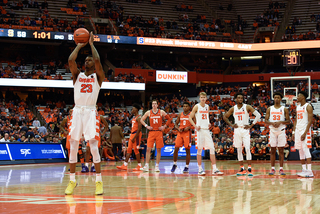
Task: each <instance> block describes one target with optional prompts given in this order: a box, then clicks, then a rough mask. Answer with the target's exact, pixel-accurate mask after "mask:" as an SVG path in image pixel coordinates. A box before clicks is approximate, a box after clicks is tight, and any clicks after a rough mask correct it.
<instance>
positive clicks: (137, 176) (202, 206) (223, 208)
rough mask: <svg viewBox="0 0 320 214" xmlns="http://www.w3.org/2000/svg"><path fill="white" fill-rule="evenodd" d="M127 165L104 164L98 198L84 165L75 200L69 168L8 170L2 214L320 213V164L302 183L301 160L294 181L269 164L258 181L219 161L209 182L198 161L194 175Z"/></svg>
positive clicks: (0, 179)
mask: <svg viewBox="0 0 320 214" xmlns="http://www.w3.org/2000/svg"><path fill="white" fill-rule="evenodd" d="M120 164H122V163H121V162H117V163H116V162H103V163H102V177H103V178H102V180H103V182H104V195H103V196H95V195H94V190H95V174H94V173H86V174H81V173H80V169H81V168H80V165H78V166H77V172H76V179H77V181H78V182H79V185H78V187H77V188H76V189H75V192H74V195H73V196H70V195H69V196H65V195H64V190H65V188H66V186H67V184H68V182H69V173H68V165H67V164H64V163H61V164H36V165H35V164H32V165H31V164H30V165H9V166H1V167H0V185H1V195H0V197H1V200H0V209H1V213H6V214H10V213H66V214H67V213H88V214H89V213H90V214H92V213H94V214H96V213H97V214H98V213H99V214H100V213H178V212H179V213H230V214H231V213H234V214H235V213H243V214H248V213H271V214H277V213H279V214H280V213H281V214H286V213H288V214H289V213H308V214H311V213H320V205H319V203H318V202H319V200H320V195H319V194H318V189H319V187H320V180H319V178H320V164H318V163H317V162H315V163H313V172H314V175H315V177H314V178H299V177H298V176H297V175H296V173H297V172H299V171H301V164H300V163H299V162H295V161H286V162H285V164H284V171H285V173H286V174H287V176H286V177H279V176H278V175H276V176H269V175H268V173H269V170H270V163H269V162H268V161H254V162H253V173H254V176H253V177H247V176H240V177H239V176H236V175H235V174H236V173H237V171H238V170H239V166H238V163H237V162H236V161H218V162H217V166H218V168H219V169H220V170H221V171H223V172H224V173H225V175H223V176H212V175H211V169H210V162H208V161H204V163H203V166H204V167H205V170H206V176H202V177H199V176H198V168H197V164H196V162H195V161H192V162H191V163H190V173H189V174H183V173H182V170H183V168H184V166H185V163H184V161H179V162H178V168H177V170H176V173H174V174H172V173H171V172H170V170H171V167H172V161H169V160H166V161H161V162H160V170H161V172H160V173H154V172H153V171H152V170H151V171H150V173H144V172H132V170H131V168H134V167H135V166H136V163H129V167H130V169H129V170H128V171H121V170H118V169H116V165H120ZM150 166H151V168H154V163H153V162H152V163H151V164H150ZM209 169H210V170H209ZM276 170H278V166H277V164H276ZM277 173H278V171H277ZM317 204H318V205H317Z"/></svg>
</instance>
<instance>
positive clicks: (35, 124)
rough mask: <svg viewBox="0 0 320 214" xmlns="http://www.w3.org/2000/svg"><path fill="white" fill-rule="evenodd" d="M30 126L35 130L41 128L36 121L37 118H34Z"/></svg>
mask: <svg viewBox="0 0 320 214" xmlns="http://www.w3.org/2000/svg"><path fill="white" fill-rule="evenodd" d="M32 126H34V127H35V128H38V127H40V126H41V124H40V121H39V120H38V118H36V117H35V118H34V120H33V122H32Z"/></svg>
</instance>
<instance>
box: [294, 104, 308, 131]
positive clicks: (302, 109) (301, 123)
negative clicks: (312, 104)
mask: <svg viewBox="0 0 320 214" xmlns="http://www.w3.org/2000/svg"><path fill="white" fill-rule="evenodd" d="M308 105H309V103H306V104H304V105H303V106H301V104H298V105H297V114H296V117H297V124H296V129H298V130H301V131H302V130H306V128H307V126H308V111H307V107H308Z"/></svg>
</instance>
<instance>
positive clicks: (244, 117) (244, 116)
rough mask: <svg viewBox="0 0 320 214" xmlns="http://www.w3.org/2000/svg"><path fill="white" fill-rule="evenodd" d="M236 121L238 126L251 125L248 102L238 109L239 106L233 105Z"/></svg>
mask: <svg viewBox="0 0 320 214" xmlns="http://www.w3.org/2000/svg"><path fill="white" fill-rule="evenodd" d="M233 117H234V123H235V124H237V125H238V126H240V127H241V126H244V125H249V113H248V111H247V104H242V107H241V108H240V109H238V106H237V105H235V106H234V107H233Z"/></svg>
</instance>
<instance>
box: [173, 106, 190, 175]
mask: <svg viewBox="0 0 320 214" xmlns="http://www.w3.org/2000/svg"><path fill="white" fill-rule="evenodd" d="M190 113H191V112H190V103H189V102H184V103H183V112H182V113H180V114H179V115H178V118H177V120H176V122H175V127H176V129H177V130H178V134H177V138H176V142H175V148H174V153H173V166H172V169H171V172H174V171H175V170H176V168H177V160H178V152H179V149H180V148H181V147H182V146H184V148H185V150H186V167H185V168H184V170H183V173H188V172H189V163H190V159H191V156H190V148H191V128H192V125H191V123H190V122H189V116H190ZM179 123H180V125H179V126H178V124H179Z"/></svg>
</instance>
